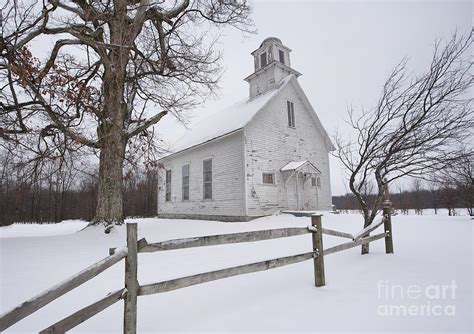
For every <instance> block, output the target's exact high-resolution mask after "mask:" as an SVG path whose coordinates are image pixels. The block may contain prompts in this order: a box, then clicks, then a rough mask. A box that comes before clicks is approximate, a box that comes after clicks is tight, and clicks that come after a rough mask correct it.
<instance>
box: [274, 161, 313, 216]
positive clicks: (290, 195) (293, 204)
mask: <svg viewBox="0 0 474 334" xmlns="http://www.w3.org/2000/svg"><path fill="white" fill-rule="evenodd" d="M280 172H281V173H282V174H283V179H284V180H285V183H284V186H285V190H286V204H287V205H286V207H287V208H288V209H289V210H315V209H318V207H319V203H318V191H317V189H318V188H317V187H316V186H314V182H315V181H314V180H316V178H318V177H320V175H321V172H320V171H319V169H318V168H316V166H314V165H313V164H312V163H311V162H309V161H307V160H304V161H292V162H290V163H288V164H286V165H285V166H283V167H282V168H281V169H280Z"/></svg>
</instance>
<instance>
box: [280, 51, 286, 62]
mask: <svg viewBox="0 0 474 334" xmlns="http://www.w3.org/2000/svg"><path fill="white" fill-rule="evenodd" d="M278 57H279V59H280V63H283V64H284V63H285V53H284V52H283V51H282V50H278Z"/></svg>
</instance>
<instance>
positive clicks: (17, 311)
mask: <svg viewBox="0 0 474 334" xmlns="http://www.w3.org/2000/svg"><path fill="white" fill-rule="evenodd" d="M127 253H128V250H127V248H120V249H119V250H118V251H117V252H116V253H115V254H113V255H110V256H108V257H106V258H104V259H102V260H100V261H99V262H96V263H94V264H93V265H91V266H89V267H87V268H86V269H84V270H82V271H80V272H79V273H77V274H76V275H74V276H71V277H69V278H68V279H66V280H64V281H62V282H61V283H59V284H56V285H55V286H53V287H52V288H51V289H48V290H46V291H44V292H42V293H40V294H38V295H36V296H34V297H33V298H31V299H29V300H27V301H25V302H23V303H22V304H20V305H18V306H17V307H15V308H13V309H12V310H10V311H8V312H6V313H5V314H2V315H1V316H0V332H1V331H4V330H5V329H7V328H8V327H10V326H12V325H13V324H15V323H17V322H18V321H20V320H22V319H24V318H26V317H27V316H29V315H30V314H32V313H34V312H36V311H37V310H39V309H40V308H42V307H44V306H46V305H48V304H49V303H51V302H52V301H53V300H55V299H57V298H59V297H61V296H62V295H64V294H66V293H68V292H69V291H71V290H72V289H75V288H77V287H78V286H80V285H82V284H84V283H85V282H87V281H89V280H90V279H92V278H94V277H95V276H97V275H99V274H100V273H101V272H103V271H104V270H106V269H107V268H110V267H111V266H113V265H114V264H116V263H117V262H119V261H121V260H122V259H123V258H124V257H126V256H127Z"/></svg>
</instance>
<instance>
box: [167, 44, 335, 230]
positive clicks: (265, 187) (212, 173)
mask: <svg viewBox="0 0 474 334" xmlns="http://www.w3.org/2000/svg"><path fill="white" fill-rule="evenodd" d="M290 52H291V50H290V49H289V48H288V47H286V46H284V45H283V44H282V42H281V41H280V40H279V39H278V38H275V37H271V38H267V39H265V40H264V41H263V43H262V44H261V45H260V47H259V48H258V49H257V50H255V51H254V52H252V56H253V57H254V63H255V71H254V73H252V74H251V75H249V76H248V77H247V78H245V80H246V81H247V82H248V83H249V86H250V96H249V97H248V98H246V99H244V100H243V101H241V102H238V103H236V104H235V105H233V106H231V107H229V108H227V109H225V110H222V111H220V112H218V113H216V114H215V115H212V116H211V117H210V118H208V119H205V120H203V121H201V122H199V123H198V124H196V126H194V127H192V128H191V129H190V130H189V131H188V132H187V133H186V134H185V135H184V136H183V137H182V138H181V139H179V140H178V141H177V142H176V143H175V144H174V147H173V148H174V150H173V152H174V153H172V154H169V155H167V156H165V157H164V158H162V159H161V160H160V163H161V165H162V166H163V168H162V169H161V173H160V178H159V180H160V181H159V190H158V216H159V217H163V218H191V219H211V220H223V221H247V220H250V219H253V218H256V217H260V216H264V215H269V214H273V213H276V212H278V211H281V210H330V209H331V185H330V180H329V151H331V150H333V149H334V146H333V144H332V143H331V140H330V139H329V137H328V135H327V133H326V131H325V129H324V127H323V126H322V124H321V122H320V120H319V118H318V116H317V114H316V112H315V110H314V109H313V107H312V106H311V103H310V101H309V100H308V98H307V97H306V95H305V93H304V91H303V89H302V88H301V86H300V84H299V83H298V77H299V76H300V75H301V74H300V73H299V72H297V71H295V70H294V69H293V68H291V63H290Z"/></svg>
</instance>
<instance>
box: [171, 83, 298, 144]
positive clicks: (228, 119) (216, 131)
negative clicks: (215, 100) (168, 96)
mask: <svg viewBox="0 0 474 334" xmlns="http://www.w3.org/2000/svg"><path fill="white" fill-rule="evenodd" d="M291 77H292V75H288V76H287V77H286V78H284V79H282V81H280V83H279V84H278V85H276V88H275V89H272V90H270V91H268V92H266V93H265V94H262V95H260V96H258V97H256V98H254V99H249V98H246V99H245V100H242V101H240V102H237V103H235V104H234V105H232V106H230V107H228V108H226V109H224V110H221V111H219V112H217V113H215V114H214V115H212V116H210V117H208V118H206V119H204V120H202V121H200V122H198V123H197V124H196V125H195V126H193V127H192V128H191V129H189V130H188V131H187V132H186V134H185V135H184V136H182V137H181V138H179V139H178V140H177V141H176V142H174V143H173V145H172V148H171V149H172V152H173V153H177V152H179V151H183V150H185V149H188V148H191V147H193V146H196V145H199V144H202V143H205V142H207V141H210V140H212V139H215V138H218V137H221V136H223V135H225V134H228V133H231V132H233V131H236V130H239V129H241V128H243V127H244V126H245V125H246V124H247V123H248V122H249V121H250V120H251V119H252V117H253V116H255V115H256V114H257V113H258V111H259V110H260V109H262V108H263V107H264V106H265V105H266V104H267V103H268V102H269V101H270V100H271V99H272V98H273V97H274V96H275V95H276V93H277V92H278V91H279V90H280V89H282V87H283V86H285V85H286V84H287V83H288V82H289V81H290V79H291Z"/></svg>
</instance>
